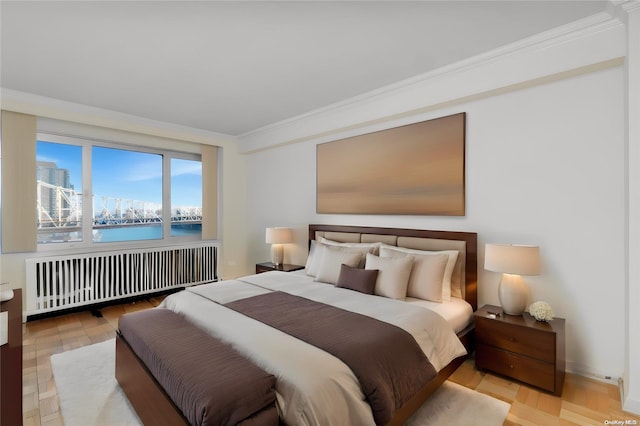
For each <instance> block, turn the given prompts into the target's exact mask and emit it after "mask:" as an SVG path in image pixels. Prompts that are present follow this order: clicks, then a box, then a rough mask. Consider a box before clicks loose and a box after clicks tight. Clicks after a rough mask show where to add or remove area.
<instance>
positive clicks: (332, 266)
mask: <svg viewBox="0 0 640 426" xmlns="http://www.w3.org/2000/svg"><path fill="white" fill-rule="evenodd" d="M321 254H322V258H321V260H320V263H319V265H318V274H317V275H316V279H315V280H316V281H321V282H324V283H329V284H336V283H337V282H338V278H339V276H340V268H341V267H342V265H343V264H345V265H348V266H352V267H354V268H355V267H357V266H358V264H359V263H360V260H361V259H362V254H361V253H360V252H357V251H356V252H349V251H344V250H341V249H339V248H337V247H324V250H323V251H322V253H321Z"/></svg>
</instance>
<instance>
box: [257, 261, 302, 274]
mask: <svg viewBox="0 0 640 426" xmlns="http://www.w3.org/2000/svg"><path fill="white" fill-rule="evenodd" d="M300 269H304V266H300V265H291V264H288V263H284V264H282V265H278V266H276V265H274V264H273V263H271V262H264V263H256V274H261V273H263V272H269V271H282V272H292V271H299V270H300Z"/></svg>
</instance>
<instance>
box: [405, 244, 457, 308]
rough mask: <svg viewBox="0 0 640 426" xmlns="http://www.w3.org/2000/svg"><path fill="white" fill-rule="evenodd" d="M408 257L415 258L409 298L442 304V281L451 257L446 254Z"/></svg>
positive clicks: (410, 278)
mask: <svg viewBox="0 0 640 426" xmlns="http://www.w3.org/2000/svg"><path fill="white" fill-rule="evenodd" d="M407 256H410V257H412V258H413V267H412V268H411V275H410V276H409V285H408V286H407V296H408V297H415V298H418V299H422V300H429V301H431V302H442V289H443V284H442V281H443V279H444V271H445V269H446V267H447V261H448V260H449V256H448V255H446V254H434V255H427V256H420V255H413V254H407Z"/></svg>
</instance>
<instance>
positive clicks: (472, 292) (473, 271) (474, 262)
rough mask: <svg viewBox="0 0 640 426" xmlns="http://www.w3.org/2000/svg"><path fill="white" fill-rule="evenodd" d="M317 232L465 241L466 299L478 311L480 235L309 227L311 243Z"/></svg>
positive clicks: (398, 229) (368, 228)
mask: <svg viewBox="0 0 640 426" xmlns="http://www.w3.org/2000/svg"><path fill="white" fill-rule="evenodd" d="M317 231H323V232H346V233H359V234H375V235H395V236H398V237H415V238H432V239H438V240H453V241H464V242H465V243H466V257H465V297H464V298H465V300H466V301H467V302H469V304H470V305H471V306H472V307H473V310H474V311H475V310H477V309H478V234H477V233H475V232H460V231H430V230H424V229H405V228H378V227H372V226H348V225H309V241H311V240H315V238H316V232H317Z"/></svg>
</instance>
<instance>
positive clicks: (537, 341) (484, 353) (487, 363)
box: [474, 305, 565, 396]
mask: <svg viewBox="0 0 640 426" xmlns="http://www.w3.org/2000/svg"><path fill="white" fill-rule="evenodd" d="M489 312H499V313H500V316H498V317H496V318H495V319H494V318H490V317H489ZM474 317H475V326H476V330H475V337H476V367H478V368H480V369H486V370H491V371H493V372H496V373H499V374H502V375H505V376H508V377H511V378H513V379H516V380H520V381H522V382H524V383H527V384H529V385H532V386H535V387H538V388H541V389H544V390H546V391H549V392H551V393H553V394H554V395H558V396H559V395H561V394H562V385H563V384H564V369H565V359H564V351H565V346H564V323H565V320H564V319H563V318H555V319H553V320H551V321H549V322H548V323H545V322H540V321H536V320H535V318H533V317H532V316H531V315H529V314H528V313H526V312H525V313H523V314H522V315H521V316H520V315H505V314H503V313H502V308H500V307H499V306H492V305H485V306H483V307H482V308H480V309H479V310H478V311H476V313H475V314H474Z"/></svg>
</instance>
